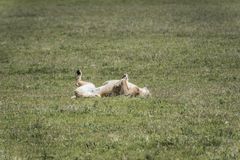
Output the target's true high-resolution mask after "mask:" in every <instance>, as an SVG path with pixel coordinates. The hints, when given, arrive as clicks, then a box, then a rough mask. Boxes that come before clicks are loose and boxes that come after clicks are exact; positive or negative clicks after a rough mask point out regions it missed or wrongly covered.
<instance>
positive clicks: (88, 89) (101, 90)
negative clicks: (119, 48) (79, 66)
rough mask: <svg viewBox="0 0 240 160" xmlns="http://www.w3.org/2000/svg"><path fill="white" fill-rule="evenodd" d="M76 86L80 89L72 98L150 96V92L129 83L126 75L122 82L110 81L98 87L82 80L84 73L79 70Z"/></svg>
mask: <svg viewBox="0 0 240 160" xmlns="http://www.w3.org/2000/svg"><path fill="white" fill-rule="evenodd" d="M76 86H78V88H77V89H76V90H75V91H74V94H75V95H74V96H72V98H78V97H109V96H118V95H125V96H140V97H148V96H150V92H149V90H148V89H147V88H146V87H144V88H140V87H138V86H136V85H135V84H133V83H130V82H129V81H128V75H127V74H124V75H123V77H122V79H121V80H109V81H106V82H105V83H104V84H103V85H102V86H100V87H96V86H95V85H94V84H93V83H91V82H86V81H83V80H82V72H81V71H80V70H77V76H76Z"/></svg>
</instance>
